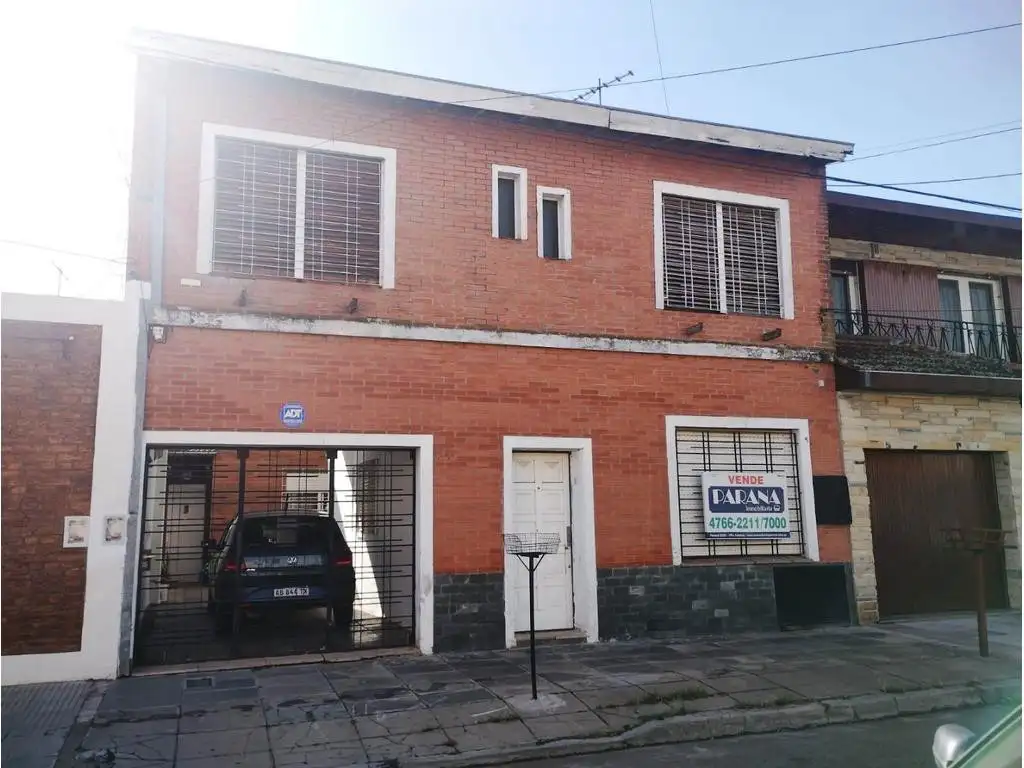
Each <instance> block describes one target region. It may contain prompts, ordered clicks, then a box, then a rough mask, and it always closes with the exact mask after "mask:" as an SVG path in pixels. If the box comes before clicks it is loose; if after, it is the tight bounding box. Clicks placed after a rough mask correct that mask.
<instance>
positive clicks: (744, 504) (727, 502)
mask: <svg viewBox="0 0 1024 768" xmlns="http://www.w3.org/2000/svg"><path fill="white" fill-rule="evenodd" d="M701 488H702V491H703V506H704V534H705V535H706V536H707V537H708V538H709V539H788V538H789V537H790V536H791V531H790V529H789V509H788V508H787V505H786V476H785V475H776V474H769V473H766V472H703V473H702V474H701Z"/></svg>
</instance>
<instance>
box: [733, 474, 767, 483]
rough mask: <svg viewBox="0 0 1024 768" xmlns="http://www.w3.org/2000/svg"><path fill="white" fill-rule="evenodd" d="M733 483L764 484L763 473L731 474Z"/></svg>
mask: <svg viewBox="0 0 1024 768" xmlns="http://www.w3.org/2000/svg"><path fill="white" fill-rule="evenodd" d="M729 482H730V483H731V484H733V485H764V476H763V475H729Z"/></svg>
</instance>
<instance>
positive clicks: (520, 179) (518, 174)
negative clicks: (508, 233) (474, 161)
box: [491, 165, 529, 240]
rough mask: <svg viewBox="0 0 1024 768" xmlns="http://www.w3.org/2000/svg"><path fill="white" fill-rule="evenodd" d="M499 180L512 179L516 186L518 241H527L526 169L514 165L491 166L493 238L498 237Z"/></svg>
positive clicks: (516, 237)
mask: <svg viewBox="0 0 1024 768" xmlns="http://www.w3.org/2000/svg"><path fill="white" fill-rule="evenodd" d="M498 179H512V180H513V181H514V182H515V185H516V194H515V201H516V217H515V219H516V236H515V239H516V240H526V239H528V237H529V229H528V227H527V223H526V169H525V168H517V167H516V166H514V165H492V166H491V237H498Z"/></svg>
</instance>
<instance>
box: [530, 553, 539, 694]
mask: <svg viewBox="0 0 1024 768" xmlns="http://www.w3.org/2000/svg"><path fill="white" fill-rule="evenodd" d="M529 557H530V565H529V568H530V686H531V688H532V690H533V698H534V699H536V698H537V638H536V635H535V634H534V622H533V569H534V562H533V561H534V558H535V557H536V555H530V556H529Z"/></svg>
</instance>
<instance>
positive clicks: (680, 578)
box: [597, 565, 779, 640]
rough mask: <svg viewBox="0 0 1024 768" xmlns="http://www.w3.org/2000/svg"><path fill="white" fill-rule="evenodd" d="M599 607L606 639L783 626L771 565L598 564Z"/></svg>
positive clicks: (709, 632) (602, 631) (601, 632)
mask: <svg viewBox="0 0 1024 768" xmlns="http://www.w3.org/2000/svg"><path fill="white" fill-rule="evenodd" d="M597 606H598V633H599V634H600V637H601V639H602V640H605V639H609V638H613V637H614V638H620V639H625V638H631V637H645V636H652V635H658V634H660V633H666V634H692V635H708V634H727V633H731V632H755V631H772V630H777V629H778V628H779V624H778V617H777V615H776V609H775V588H774V579H773V571H772V566H770V565H706V566H672V565H665V566H657V565H654V566H638V567H631V568H599V569H598V570H597Z"/></svg>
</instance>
